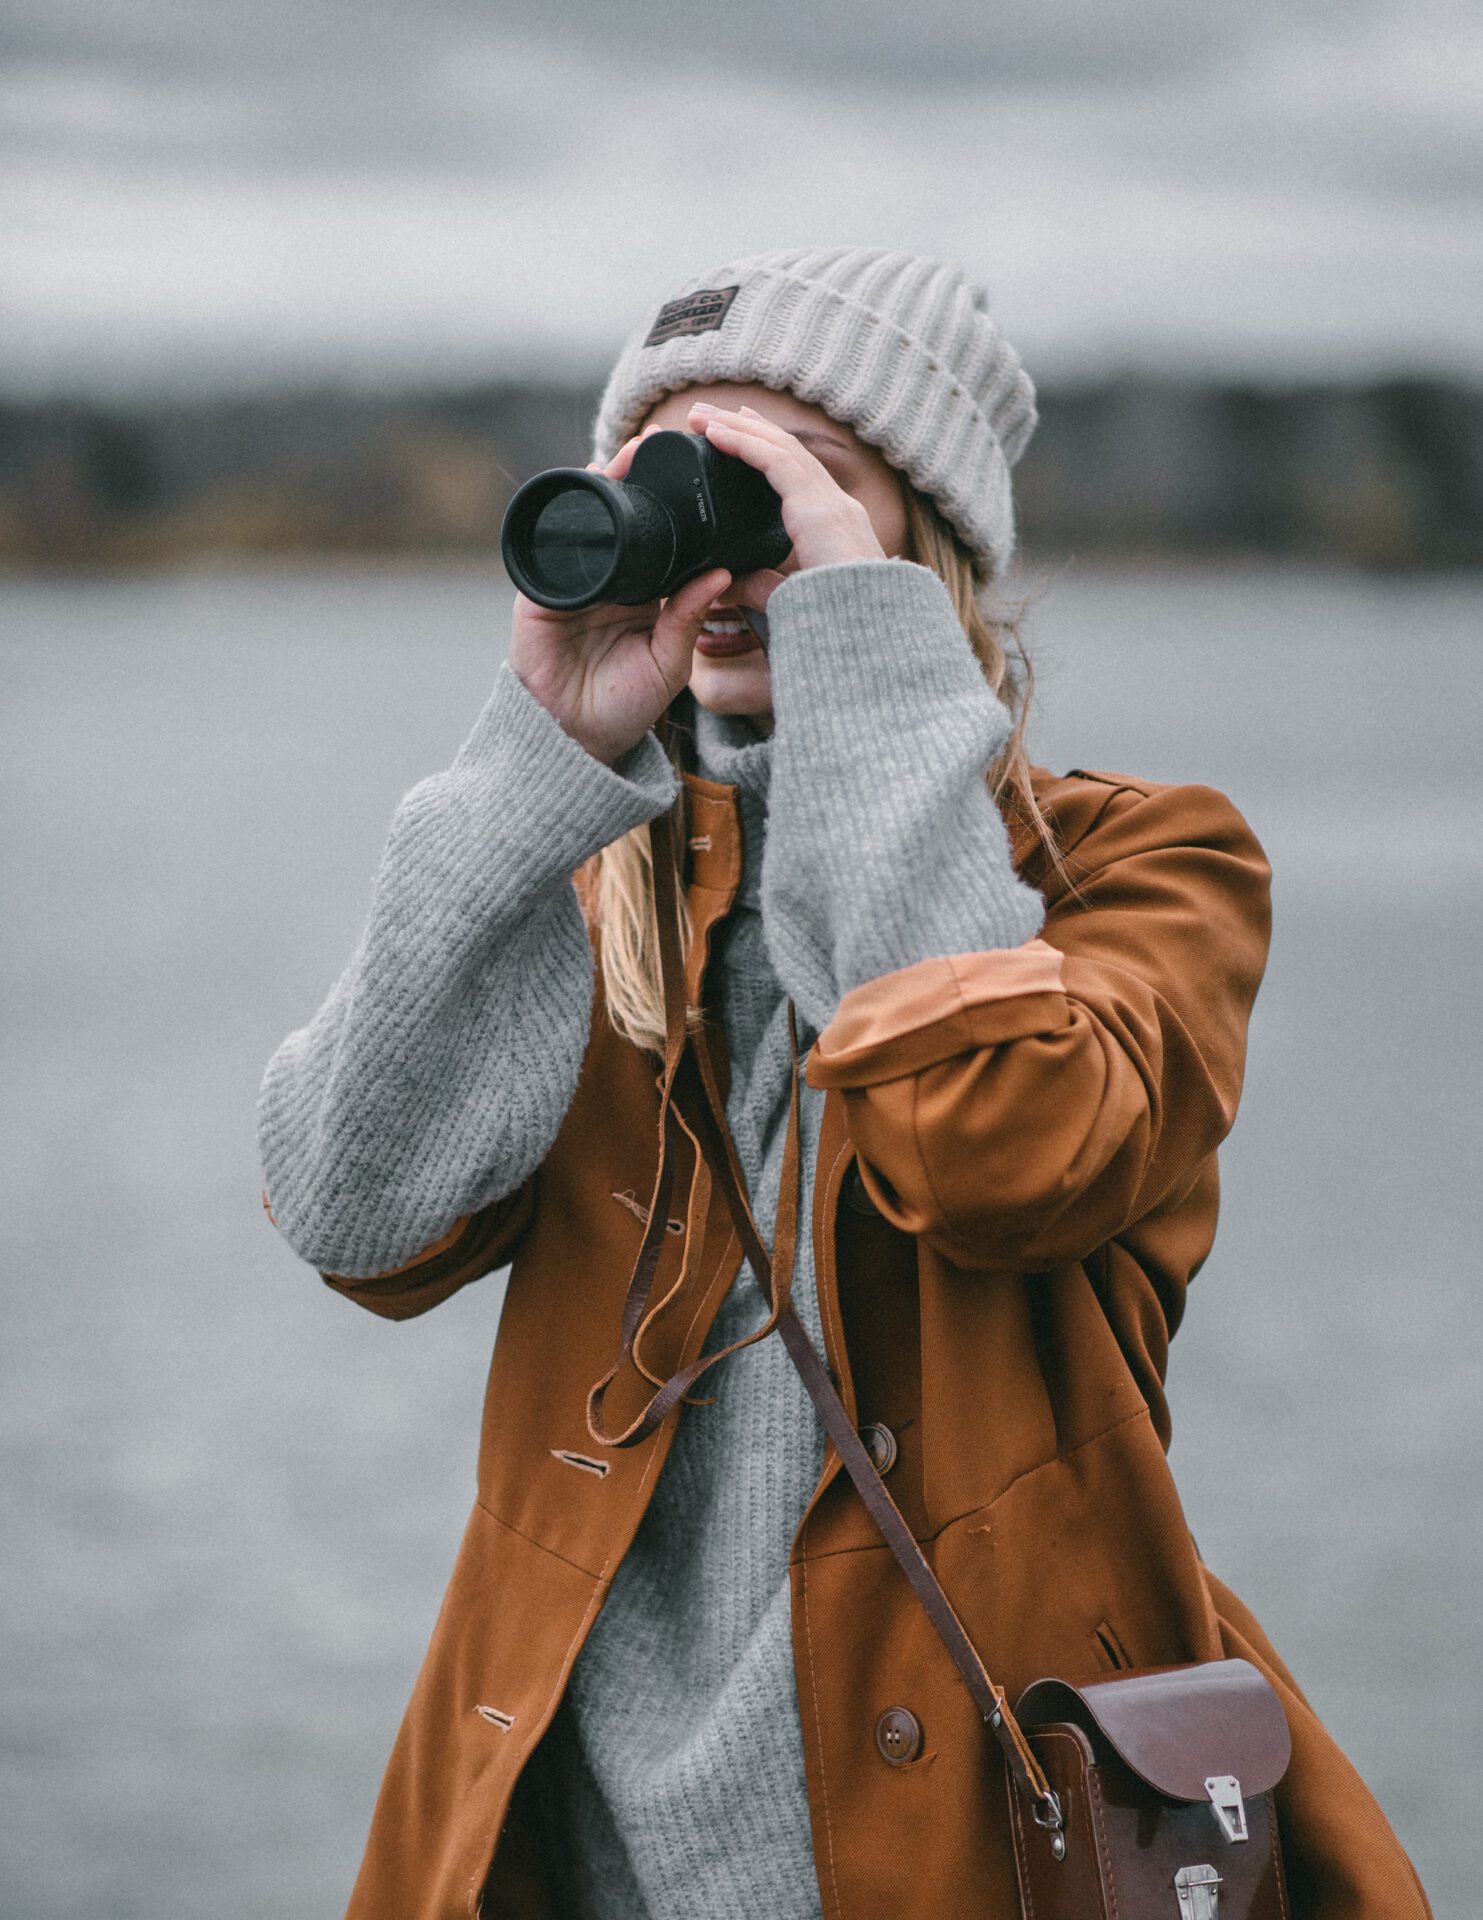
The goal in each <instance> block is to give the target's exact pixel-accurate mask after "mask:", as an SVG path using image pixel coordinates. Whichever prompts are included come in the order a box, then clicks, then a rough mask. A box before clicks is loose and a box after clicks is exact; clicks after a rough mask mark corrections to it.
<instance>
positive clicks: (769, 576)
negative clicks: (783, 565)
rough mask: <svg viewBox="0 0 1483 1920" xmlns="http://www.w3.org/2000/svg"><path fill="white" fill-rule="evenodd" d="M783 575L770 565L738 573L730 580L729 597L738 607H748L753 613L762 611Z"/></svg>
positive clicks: (778, 585)
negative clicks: (730, 592) (730, 590)
mask: <svg viewBox="0 0 1483 1920" xmlns="http://www.w3.org/2000/svg"><path fill="white" fill-rule="evenodd" d="M785 577H786V576H785V575H783V574H781V573H778V572H776V571H775V569H773V568H772V567H758V568H757V569H756V571H755V572H753V573H742V574H738V575H737V577H736V579H735V580H734V581H733V582H732V589H733V591H732V596H731V597H732V598H733V599H734V600H735V601H736V603H737V605H738V606H739V607H750V608H751V609H752V611H753V612H754V613H762V612H764V611H765V610H766V607H767V603H768V601H769V600H770V599H771V598H772V596H773V594H774V593H775V592H776V591H777V589H778V588H779V587H780V586H781V585H782V584H783V581H784V578H785Z"/></svg>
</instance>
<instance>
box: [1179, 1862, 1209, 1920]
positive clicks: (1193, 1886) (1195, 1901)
mask: <svg viewBox="0 0 1483 1920" xmlns="http://www.w3.org/2000/svg"><path fill="white" fill-rule="evenodd" d="M1174 1887H1175V1891H1176V1892H1177V1893H1178V1895H1179V1920H1216V1904H1217V1902H1218V1901H1219V1899H1220V1875H1219V1874H1218V1873H1217V1872H1216V1871H1215V1869H1214V1867H1181V1868H1180V1869H1179V1871H1178V1873H1176V1874H1175V1876H1174Z"/></svg>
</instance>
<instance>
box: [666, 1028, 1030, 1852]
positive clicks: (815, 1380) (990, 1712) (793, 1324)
mask: <svg viewBox="0 0 1483 1920" xmlns="http://www.w3.org/2000/svg"><path fill="white" fill-rule="evenodd" d="M788 1034H789V1039H790V1041H791V1043H792V1046H793V1066H794V1084H795V1088H796V1085H797V1068H798V1053H797V1045H798V1042H797V1028H796V1024H795V1020H794V1013H793V1005H792V1002H791V1001H790V1002H789V1004H788ZM710 1044H711V1043H710V1038H709V1035H708V1034H706V1032H705V1031H704V1029H702V1030H701V1031H700V1032H698V1033H696V1034H694V1035H693V1036H692V1045H693V1047H694V1051H695V1053H696V1054H697V1056H698V1058H699V1063H700V1078H701V1080H702V1083H703V1086H704V1089H705V1093H706V1096H707V1098H706V1104H705V1109H704V1111H703V1112H700V1113H697V1114H696V1115H695V1131H696V1133H697V1135H698V1136H699V1138H700V1140H701V1143H702V1146H703V1147H707V1148H709V1150H710V1152H711V1154H712V1155H713V1156H714V1158H715V1161H716V1178H717V1179H718V1180H719V1182H720V1184H721V1190H722V1193H723V1195H724V1196H725V1199H726V1202H727V1205H728V1207H729V1208H730V1211H731V1217H732V1222H733V1224H734V1226H735V1227H736V1231H737V1235H738V1237H739V1238H740V1240H741V1242H742V1247H743V1250H744V1251H745V1253H746V1256H747V1259H748V1260H749V1261H750V1263H751V1265H752V1269H753V1271H754V1272H755V1273H756V1275H757V1278H758V1282H759V1284H760V1285H761V1286H762V1287H763V1289H764V1291H765V1292H767V1293H768V1294H769V1295H772V1291H773V1285H774V1281H775V1279H776V1281H777V1284H778V1285H779V1286H780V1287H781V1289H782V1291H783V1293H784V1295H785V1296H786V1294H787V1292H788V1289H789V1285H790V1281H791V1275H790V1274H787V1273H783V1272H782V1271H781V1269H779V1268H778V1266H777V1265H776V1263H775V1262H774V1261H773V1260H770V1259H769V1257H768V1253H767V1249H766V1248H765V1247H764V1246H763V1244H762V1241H761V1238H760V1236H759V1235H758V1232H757V1226H756V1222H755V1221H754V1219H753V1218H752V1211H751V1208H750V1207H749V1206H748V1205H747V1202H746V1198H745V1196H744V1194H743V1193H742V1190H741V1183H740V1181H739V1180H738V1178H737V1171H738V1169H737V1162H736V1149H735V1145H734V1143H733V1142H732V1140H731V1137H730V1130H729V1129H728V1128H727V1127H726V1125H725V1115H724V1109H723V1108H720V1107H719V1106H718V1104H717V1101H716V1093H717V1087H716V1079H715V1073H714V1067H713V1064H712V1062H711V1059H710ZM790 1118H791V1116H790ZM782 1252H783V1249H782V1246H781V1243H780V1244H779V1248H778V1255H779V1258H781V1257H782ZM792 1254H793V1249H792V1248H791V1247H790V1248H789V1249H788V1256H789V1258H790V1260H791V1258H792ZM778 1332H779V1333H780V1334H781V1336H782V1341H783V1345H784V1347H785V1348H786V1349H787V1351H788V1355H789V1358H790V1359H791V1360H792V1362H793V1364H794V1366H795V1367H796V1368H797V1369H798V1372H799V1374H800V1375H801V1377H802V1379H803V1384H804V1386H805V1387H806V1388H807V1389H808V1393H809V1397H810V1398H811V1399H812V1401H813V1403H814V1405H815V1406H816V1407H817V1408H818V1410H819V1416H820V1418H821V1419H822V1420H823V1422H824V1429H825V1431H826V1432H827V1434H828V1435H829V1438H830V1439H831V1440H832V1441H833V1442H834V1445H835V1448H836V1449H837V1451H838V1453H839V1457H840V1462H841V1464H842V1465H843V1466H844V1468H845V1471H846V1472H847V1473H848V1474H849V1476H850V1479H851V1480H852V1481H853V1482H854V1484H855V1488H856V1490H857V1491H858V1493H859V1495H860V1498H861V1499H862V1500H863V1501H864V1503H865V1508H866V1511H867V1512H868V1513H869V1514H870V1517H871V1519H872V1520H874V1522H875V1524H876V1525H877V1527H879V1529H880V1531H881V1533H882V1535H883V1536H884V1538H885V1541H886V1544H887V1546H889V1547H890V1549H891V1551H892V1553H894V1554H895V1556H896V1559H897V1561H898V1562H899V1563H900V1566H901V1569H902V1571H903V1573H905V1575H906V1577H907V1579H908V1580H909V1581H910V1582H911V1584H912V1588H913V1591H914V1592H915V1593H916V1596H917V1598H918V1599H919V1600H920V1601H921V1603H922V1605H923V1607H925V1609H926V1611H927V1617H928V1618H929V1619H930V1620H931V1622H932V1625H933V1626H934V1627H935V1628H936V1630H937V1633H938V1636H939V1638H940V1639H941V1640H942V1643H943V1645H944V1646H945V1647H946V1648H947V1650H948V1652H949V1654H950V1655H951V1656H952V1659H953V1664H954V1665H955V1666H956V1667H957V1669H958V1672H959V1673H960V1674H961V1675H962V1677H963V1680H964V1682H965V1684H966V1685H967V1687H968V1691H969V1693H970V1694H971V1695H972V1696H973V1699H974V1703H975V1704H976V1705H977V1707H978V1709H979V1711H980V1712H981V1713H982V1714H983V1716H984V1719H985V1720H986V1721H987V1723H988V1725H989V1728H990V1730H991V1731H992V1732H993V1733H994V1735H995V1736H996V1737H997V1739H998V1741H999V1744H1000V1746H1001V1747H1002V1748H1003V1750H1004V1757H1005V1759H1006V1760H1007V1761H1008V1763H1009V1769H1010V1772H1011V1774H1012V1775H1013V1778H1014V1781H1015V1784H1016V1786H1017V1787H1018V1788H1019V1790H1020V1791H1021V1793H1023V1794H1024V1796H1025V1798H1026V1800H1027V1801H1028V1802H1029V1803H1030V1806H1031V1808H1032V1811H1033V1813H1034V1818H1035V1820H1036V1821H1037V1823H1038V1824H1039V1825H1041V1826H1043V1827H1046V1828H1048V1829H1051V1830H1055V1829H1058V1828H1059V1827H1060V1825H1061V1807H1060V1802H1059V1800H1058V1799H1057V1797H1056V1794H1055V1792H1054V1791H1053V1789H1052V1788H1051V1785H1050V1782H1049V1781H1048V1780H1047V1779H1046V1777H1045V1774H1044V1772H1043V1771H1042V1769H1041V1766H1040V1763H1039V1761H1038V1760H1037V1759H1036V1758H1035V1755H1034V1753H1033V1752H1032V1751H1031V1749H1030V1745H1029V1743H1028V1741H1027V1740H1026V1739H1025V1736H1024V1734H1023V1732H1022V1731H1021V1730H1020V1726H1019V1722H1018V1721H1017V1720H1016V1719H1015V1717H1014V1714H1013V1713H1012V1712H1011V1711H1010V1707H1009V1703H1008V1701H1007V1700H1006V1699H1005V1697H1004V1692H1003V1689H1002V1688H1000V1687H998V1686H996V1685H995V1683H994V1681H993V1680H992V1679H991V1678H990V1677H989V1673H988V1669H987V1668H986V1667H985V1666H984V1664H983V1661H982V1660H981V1659H980V1658H979V1656H978V1652H977V1649H976V1648H975V1647H974V1645H973V1642H972V1641H971V1640H970V1639H969V1637H968V1632H967V1629H966V1628H965V1627H964V1625H963V1623H962V1621H961V1620H960V1619H959V1618H958V1615H957V1613H956V1611H955V1610H954V1607H953V1604H952V1602H951V1601H950V1600H949V1599H948V1597H947V1594H946V1593H945V1592H944V1591H943V1589H942V1586H941V1584H940V1583H939V1581H938V1579H937V1576H936V1575H935V1574H934V1573H933V1571H932V1569H931V1567H930V1566H929V1565H928V1564H927V1560H926V1556H925V1555H924V1554H923V1552H922V1549H921V1547H920V1546H919V1545H918V1544H917V1540H916V1536H915V1535H914V1534H913V1533H912V1530H911V1528H910V1527H909V1526H908V1525H907V1523H906V1520H905V1517H904V1516H903V1514H902V1512H901V1509H900V1508H899V1507H898V1506H897V1505H896V1502H895V1501H894V1500H893V1499H892V1498H891V1496H890V1494H889V1493H888V1492H887V1490H886V1487H885V1484H884V1482H883V1481H882V1479H881V1477H880V1475H879V1474H878V1473H877V1472H876V1469H875V1466H874V1463H873V1462H872V1460H871V1458H870V1455H869V1453H868V1452H867V1451H866V1448H865V1443H864V1441H862V1440H861V1438H860V1436H859V1434H858V1433H857V1432H856V1430H855V1427H854V1425H853V1424H852V1422H851V1420H850V1416H849V1414H848V1413H847V1412H846V1410H845V1406H844V1402H843V1401H842V1400H841V1399H840V1397H839V1395H838V1393H837V1392H836V1391H835V1388H834V1383H833V1381H832V1380H831V1379H830V1377H829V1372H828V1369H827V1368H826V1367H825V1365H824V1362H823V1360H822V1359H821V1358H820V1356H819V1351H818V1349H817V1348H816V1347H815V1345H814V1343H813V1341H812V1340H811V1339H810V1338H809V1336H808V1331H807V1329H806V1328H805V1327H804V1325H803V1323H802V1321H801V1320H800V1319H799V1318H798V1315H797V1313H796V1312H795V1311H794V1309H793V1307H792V1306H791V1305H789V1306H788V1307H787V1308H786V1310H785V1311H784V1312H783V1314H782V1315H781V1317H780V1318H779V1321H778Z"/></svg>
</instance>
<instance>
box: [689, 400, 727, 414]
mask: <svg viewBox="0 0 1483 1920" xmlns="http://www.w3.org/2000/svg"><path fill="white" fill-rule="evenodd" d="M690 411H691V412H692V413H719V412H720V411H721V409H720V408H719V407H713V406H712V405H711V403H710V401H709V400H692V401H691V403H690Z"/></svg>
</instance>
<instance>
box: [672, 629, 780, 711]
mask: <svg viewBox="0 0 1483 1920" xmlns="http://www.w3.org/2000/svg"><path fill="white" fill-rule="evenodd" d="M690 691H691V693H693V694H694V695H695V699H696V703H697V705H699V706H702V707H706V708H708V709H709V710H710V712H712V713H744V714H746V715H748V716H749V717H751V718H754V719H757V720H759V721H766V722H768V723H769V724H770V723H771V720H772V682H771V679H770V678H769V676H768V671H767V656H766V654H765V653H763V651H762V649H761V648H760V647H758V648H755V649H754V650H753V651H752V652H750V653H744V654H739V655H736V656H735V657H733V658H732V659H730V660H725V659H722V660H707V659H706V658H705V656H704V655H703V654H699V653H697V654H695V655H694V656H693V658H692V663H691V668H690Z"/></svg>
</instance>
